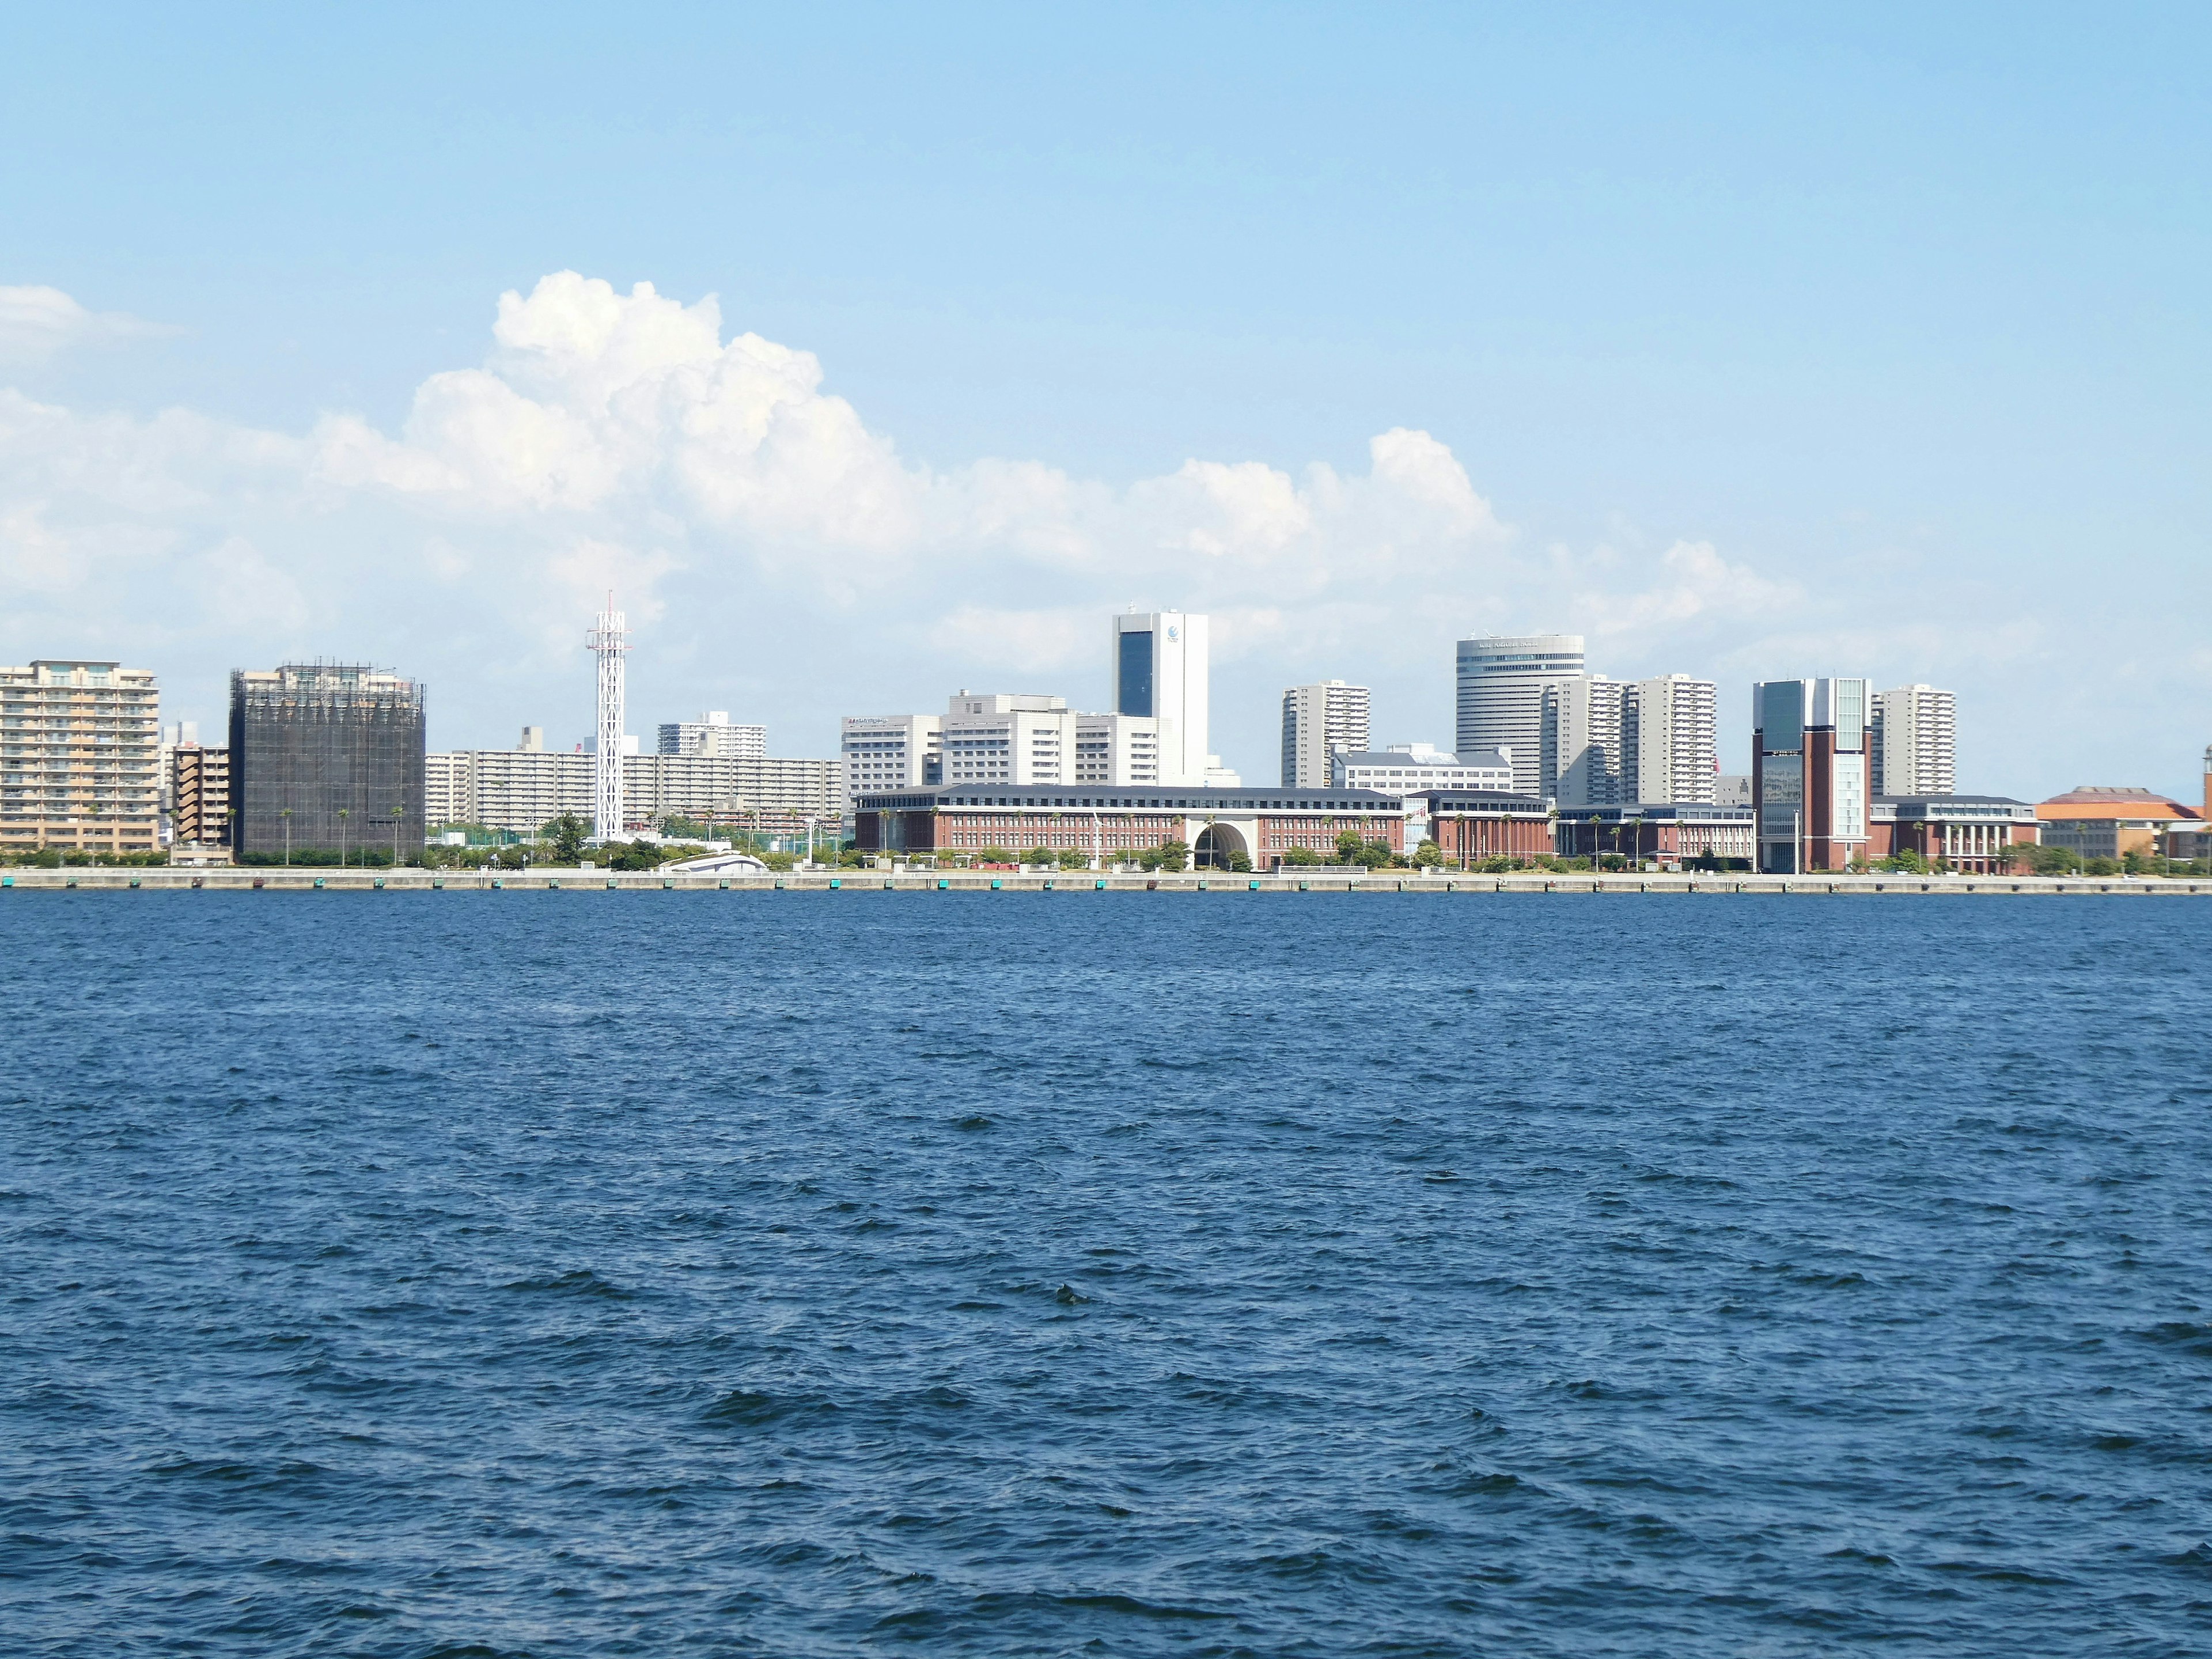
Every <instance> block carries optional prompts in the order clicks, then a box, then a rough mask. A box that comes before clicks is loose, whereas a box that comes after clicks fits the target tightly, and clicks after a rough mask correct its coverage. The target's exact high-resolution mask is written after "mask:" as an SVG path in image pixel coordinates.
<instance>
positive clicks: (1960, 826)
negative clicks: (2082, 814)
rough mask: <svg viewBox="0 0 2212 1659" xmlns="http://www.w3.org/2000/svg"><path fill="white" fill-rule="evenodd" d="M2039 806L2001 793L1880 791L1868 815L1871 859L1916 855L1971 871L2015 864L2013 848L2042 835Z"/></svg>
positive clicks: (1990, 872) (1988, 871)
mask: <svg viewBox="0 0 2212 1659" xmlns="http://www.w3.org/2000/svg"><path fill="white" fill-rule="evenodd" d="M2040 827H2041V826H2040V825H2039V823H2038V822H2037V819H2036V816H2035V808H2034V807H2033V806H2031V805H2028V804H2027V802H2026V801H2024V800H2009V799H2006V798H2005V797H2004V796H2002V795H1916V796H1906V797H1902V798H1899V797H1895V796H1888V795H1876V796H1875V798H1874V803H1873V805H1872V808H1871V809H1870V811H1869V813H1868V817H1867V831H1868V833H1867V843H1866V848H1865V849H1864V852H1863V856H1864V857H1865V858H1866V859H1867V860H1868V861H1869V862H1872V861H1873V860H1875V859H1886V858H1894V857H1896V856H1897V855H1898V854H1900V853H1917V854H1919V855H1920V856H1921V857H1922V858H1923V859H1926V860H1928V861H1929V863H1930V864H1936V863H1939V862H1940V863H1942V864H1944V865H1948V866H1949V867H1950V868H1952V869H1954V870H1960V871H1964V872H1966V874H1968V875H1976V876H1986V875H1996V874H1998V873H2000V872H2002V871H2004V870H2006V869H2008V867H2010V865H2011V861H2012V860H2011V856H2010V849H2011V848H2015V847H2033V846H2034V845H2035V844H2036V842H2038V841H2039V839H2040V838H2041V837H2040V835H2039V830H2040Z"/></svg>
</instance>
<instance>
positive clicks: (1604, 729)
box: [1535, 674, 1628, 806]
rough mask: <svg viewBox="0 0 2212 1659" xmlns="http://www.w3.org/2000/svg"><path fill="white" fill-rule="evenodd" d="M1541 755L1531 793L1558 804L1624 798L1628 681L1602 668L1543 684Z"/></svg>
mask: <svg viewBox="0 0 2212 1659" xmlns="http://www.w3.org/2000/svg"><path fill="white" fill-rule="evenodd" d="M1542 708H1543V732H1542V756H1541V763H1540V765H1539V767H1538V769H1537V778H1538V787H1537V789H1536V792H1535V793H1539V794H1541V795H1544V796H1547V797H1548V798H1550V799H1554V800H1556V801H1558V802H1559V805H1562V806H1612V805H1618V804H1619V803H1620V801H1621V800H1622V799H1625V798H1626V783H1627V779H1626V771H1627V768H1626V763H1625V761H1624V759H1623V756H1622V739H1623V738H1624V736H1625V735H1626V730H1627V724H1628V719H1627V716H1628V685H1627V683H1626V681H1622V680H1613V679H1607V678H1606V677H1605V676H1604V675H1602V674H1573V675H1569V676H1567V677H1566V678H1562V679H1557V680H1553V682H1552V683H1551V684H1548V685H1547V686H1546V687H1545V688H1544V690H1543V703H1542Z"/></svg>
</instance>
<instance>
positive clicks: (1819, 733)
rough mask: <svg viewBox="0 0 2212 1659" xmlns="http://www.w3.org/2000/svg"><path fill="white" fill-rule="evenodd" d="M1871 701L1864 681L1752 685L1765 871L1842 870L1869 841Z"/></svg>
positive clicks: (1754, 774)
mask: <svg viewBox="0 0 2212 1659" xmlns="http://www.w3.org/2000/svg"><path fill="white" fill-rule="evenodd" d="M1868 701H1869V699H1868V696H1867V683H1866V682H1865V681H1864V680H1863V679H1826V680H1767V681H1765V682H1763V683H1761V684H1757V685H1754V686H1753V687H1752V688H1751V723H1752V727H1753V732H1752V739H1751V799H1752V806H1753V816H1754V817H1755V818H1756V819H1757V822H1758V826H1759V865H1758V867H1759V869H1760V870H1761V871H1762V872H1768V873H1771V874H1777V875H1796V874H1800V873H1802V872H1805V871H1808V870H1840V869H1842V868H1843V867H1844V866H1845V865H1847V864H1849V863H1850V860H1851V859H1852V857H1853V856H1854V855H1855V854H1857V852H1858V851H1859V849H1860V848H1862V847H1863V845H1864V844H1865V843H1866V842H1867V840H1868V838H1869V836H1868V829H1867V822H1868V816H1869V814H1868V805H1869V803H1868V797H1869V793H1870V792H1869V789H1868V787H1867V786H1868V782H1869V777H1868V771H1867V758H1868V757H1867V725H1868V720H1867V717H1868V714H1869V708H1868Z"/></svg>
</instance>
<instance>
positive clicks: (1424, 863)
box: [1413, 841, 1444, 869]
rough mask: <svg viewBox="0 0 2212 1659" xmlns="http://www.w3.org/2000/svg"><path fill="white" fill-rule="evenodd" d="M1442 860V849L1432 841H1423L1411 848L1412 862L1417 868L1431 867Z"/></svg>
mask: <svg viewBox="0 0 2212 1659" xmlns="http://www.w3.org/2000/svg"><path fill="white" fill-rule="evenodd" d="M1443 861H1444V849H1443V848H1441V847H1439V846H1437V844H1436V842H1432V841H1425V842H1422V843H1421V844H1420V845H1419V847H1416V848H1414V849H1413V863H1414V866H1415V867H1417V868H1419V869H1432V868H1434V867H1435V866H1437V865H1440V864H1442V863H1443Z"/></svg>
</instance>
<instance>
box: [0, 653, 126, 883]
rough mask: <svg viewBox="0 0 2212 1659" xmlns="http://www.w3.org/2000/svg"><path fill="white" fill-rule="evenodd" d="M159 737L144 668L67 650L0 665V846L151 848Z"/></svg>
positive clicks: (18, 849)
mask: <svg viewBox="0 0 2212 1659" xmlns="http://www.w3.org/2000/svg"><path fill="white" fill-rule="evenodd" d="M160 838H161V708H160V694H159V692H158V691H157V690H156V689H155V684H154V676H153V675H152V674H151V673H149V671H146V670H145V669H143V668H125V667H124V666H123V665H121V664H120V663H113V662H88V661H83V660H80V659H74V658H72V659H68V660H58V659H42V660H40V661H38V662H33V664H31V665H30V666H29V667H27V668H0V848H6V849H7V850H8V851H10V852H28V851H30V850H32V849H33V848H40V847H55V848H70V849H72V850H75V851H79V852H86V853H150V852H152V851H153V850H154V849H155V847H156V846H157V845H158V844H159V842H160Z"/></svg>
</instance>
